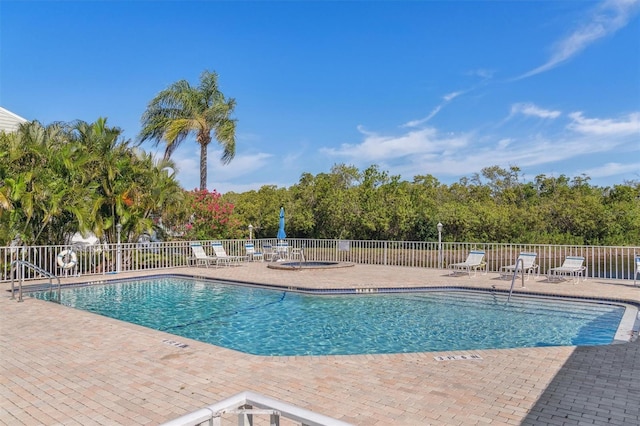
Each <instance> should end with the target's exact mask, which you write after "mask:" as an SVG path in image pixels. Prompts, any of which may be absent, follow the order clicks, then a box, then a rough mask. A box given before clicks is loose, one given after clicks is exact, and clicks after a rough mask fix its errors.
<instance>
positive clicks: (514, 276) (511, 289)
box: [507, 257, 524, 303]
mask: <svg viewBox="0 0 640 426" xmlns="http://www.w3.org/2000/svg"><path fill="white" fill-rule="evenodd" d="M520 264H522V269H521V271H522V273H521V274H520V276H521V277H522V288H524V260H523V259H522V258H520V257H519V258H518V259H517V260H516V267H515V268H514V269H513V277H511V288H509V297H507V303H509V301H510V300H511V293H513V285H514V284H515V282H516V277H517V276H518V265H520Z"/></svg>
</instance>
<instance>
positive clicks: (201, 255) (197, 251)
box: [191, 243, 216, 268]
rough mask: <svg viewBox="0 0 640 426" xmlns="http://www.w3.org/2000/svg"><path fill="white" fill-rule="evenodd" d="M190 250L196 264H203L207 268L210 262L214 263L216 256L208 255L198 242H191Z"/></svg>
mask: <svg viewBox="0 0 640 426" xmlns="http://www.w3.org/2000/svg"><path fill="white" fill-rule="evenodd" d="M191 251H192V252H193V256H194V257H193V259H194V260H195V261H196V266H198V265H205V266H206V267H207V268H208V267H209V265H210V264H214V265H215V264H216V258H215V257H214V256H209V255H208V254H207V253H206V252H205V251H204V248H203V247H202V244H200V243H191Z"/></svg>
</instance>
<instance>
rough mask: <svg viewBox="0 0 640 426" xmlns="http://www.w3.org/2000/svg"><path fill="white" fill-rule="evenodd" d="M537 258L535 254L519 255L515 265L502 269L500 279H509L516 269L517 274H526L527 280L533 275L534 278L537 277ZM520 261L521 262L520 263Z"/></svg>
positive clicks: (538, 270) (538, 271)
mask: <svg viewBox="0 0 640 426" xmlns="http://www.w3.org/2000/svg"><path fill="white" fill-rule="evenodd" d="M537 257H538V254H537V253H525V252H522V253H520V255H519V256H518V259H517V260H516V263H515V264H513V265H509V266H503V267H502V270H501V271H500V278H511V277H512V276H513V274H514V273H515V272H516V268H517V271H518V272H520V273H523V274H526V275H527V279H529V277H530V276H531V275H533V274H534V273H535V274H536V276H537V275H539V273H540V267H539V266H538V265H537V264H536V258H537ZM520 260H522V262H520Z"/></svg>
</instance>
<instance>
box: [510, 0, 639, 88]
mask: <svg viewBox="0 0 640 426" xmlns="http://www.w3.org/2000/svg"><path fill="white" fill-rule="evenodd" d="M639 6H640V0H605V1H604V2H602V3H600V4H599V5H598V6H597V7H596V8H595V9H593V10H592V12H591V14H590V16H589V17H587V19H586V20H585V22H583V23H582V24H581V25H579V26H578V28H575V29H574V30H573V32H572V33H571V34H569V35H568V36H567V37H565V38H564V39H562V40H559V41H558V42H557V43H556V44H555V45H554V47H553V50H552V53H551V57H550V58H549V60H548V61H547V62H546V63H544V64H543V65H541V66H539V67H537V68H535V69H533V70H531V71H529V72H527V73H525V74H523V75H521V76H520V77H518V78H517V79H522V78H527V77H531V76H534V75H536V74H540V73H542V72H545V71H549V70H550V69H553V68H555V67H557V66H558V65H560V64H562V63H563V62H566V61H568V60H569V59H571V58H573V57H574V56H576V55H578V54H579V53H580V52H582V51H583V50H584V49H586V48H587V47H589V46H590V45H591V44H593V43H594V42H596V41H597V40H599V39H601V38H603V37H606V36H608V35H610V34H613V33H615V32H616V31H617V30H619V29H620V28H622V27H624V26H625V25H626V24H627V23H628V22H629V20H630V19H631V18H632V17H633V16H634V15H635V14H636V13H637V12H638V10H639V9H640V7H639Z"/></svg>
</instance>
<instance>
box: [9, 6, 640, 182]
mask: <svg viewBox="0 0 640 426" xmlns="http://www.w3.org/2000/svg"><path fill="white" fill-rule="evenodd" d="M205 69H206V70H210V71H216V72H217V73H218V74H219V84H220V88H221V90H222V91H223V93H225V95H226V96H228V97H233V98H235V99H236V102H237V107H236V112H235V118H237V120H238V125H237V131H236V140H237V147H236V156H235V159H234V160H233V161H232V162H231V163H230V164H229V165H226V166H223V165H221V163H220V161H219V159H220V155H221V151H220V149H219V146H218V145H217V143H215V142H214V143H212V145H211V146H210V148H209V168H208V182H207V187H208V188H209V189H217V190H218V191H220V192H227V191H236V192H244V191H247V190H250V189H259V188H260V187H261V186H262V185H277V186H279V187H289V186H291V185H293V184H296V183H297V182H298V181H299V179H300V176H301V175H302V174H303V173H305V172H308V173H311V174H314V175H315V174H318V173H326V172H329V171H330V170H331V167H332V166H333V165H335V164H347V165H353V166H356V167H358V168H359V169H360V170H364V169H365V168H367V167H368V166H370V165H372V164H377V165H378V166H379V168H380V170H382V171H387V172H389V173H390V174H392V175H401V176H402V178H403V179H406V180H412V179H413V177H414V176H417V175H426V174H432V175H434V176H435V177H436V178H438V179H439V180H440V181H441V182H443V183H447V184H450V183H453V182H456V181H458V180H459V179H460V178H461V177H471V176H472V175H473V174H474V173H477V172H480V171H481V169H482V168H484V167H488V166H493V165H498V166H501V167H504V168H508V167H509V166H518V167H520V168H521V170H522V175H523V177H524V180H525V181H530V180H533V179H534V178H535V176H537V175H539V174H545V175H547V176H556V177H557V176H559V175H561V174H564V175H567V176H569V177H575V176H581V175H583V174H586V175H587V176H589V177H590V178H591V183H592V184H594V185H599V186H610V185H614V184H619V183H624V182H625V181H629V180H640V0H607V1H575V0H570V1H517V0H514V1H455V0H452V1H345V2H342V1H324V2H320V1H316V2H314V1H281V2H277V1H256V2H251V1H233V2H232V1H142V0H140V1H77V2H76V1H43V2H38V1H15V0H3V1H2V2H1V3H0V106H3V107H4V108H7V109H8V110H10V111H12V112H14V113H16V114H18V115H20V116H22V117H24V118H26V119H28V120H33V119H36V120H39V121H40V122H42V123H44V124H49V123H52V122H55V121H65V122H66V121H73V120H76V119H81V120H85V121H89V122H93V121H95V120H96V119H97V118H98V117H107V119H108V121H107V123H108V124H109V125H111V126H117V127H120V128H122V129H123V131H124V136H125V137H126V138H129V139H132V140H135V139H136V137H137V134H138V132H139V130H140V117H141V115H142V113H143V112H144V110H145V108H146V106H147V104H148V102H149V101H150V100H151V99H152V98H153V97H154V96H155V95H156V94H157V93H158V92H159V91H160V90H162V89H165V88H166V87H168V86H169V85H170V84H172V83H174V82H176V81H178V80H181V79H186V80H188V81H190V82H191V83H192V84H194V85H196V84H197V83H198V79H199V76H200V74H201V72H202V71H203V70H205ZM143 148H144V149H146V150H147V151H157V152H158V156H161V153H162V151H163V149H162V147H154V146H153V145H152V144H144V145H143ZM173 159H174V160H175V161H176V162H177V164H178V167H179V170H178V175H177V176H178V179H179V180H180V182H181V183H182V185H183V186H184V187H185V188H186V189H193V188H196V187H198V185H199V175H198V173H199V172H198V167H199V166H198V165H199V147H198V145H197V144H196V142H195V139H193V138H191V139H187V140H186V141H185V142H184V143H183V145H182V146H181V148H180V149H178V150H177V151H176V152H175V154H174V156H173Z"/></svg>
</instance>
